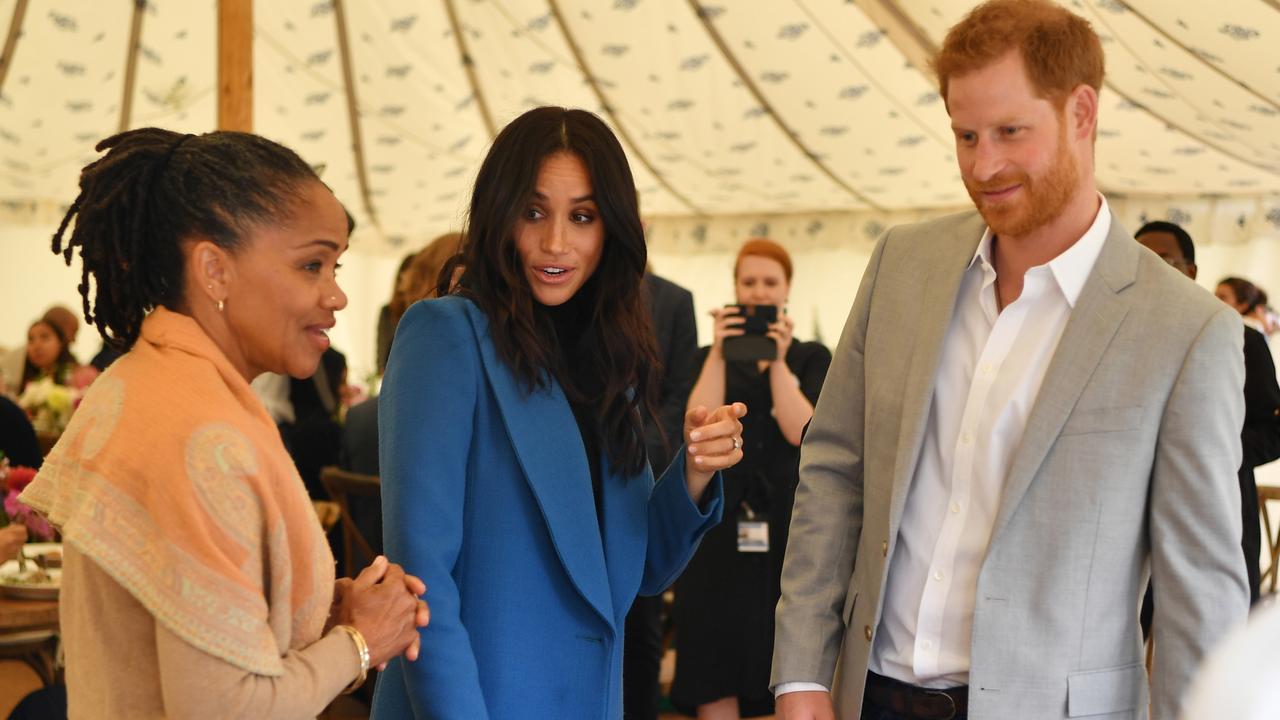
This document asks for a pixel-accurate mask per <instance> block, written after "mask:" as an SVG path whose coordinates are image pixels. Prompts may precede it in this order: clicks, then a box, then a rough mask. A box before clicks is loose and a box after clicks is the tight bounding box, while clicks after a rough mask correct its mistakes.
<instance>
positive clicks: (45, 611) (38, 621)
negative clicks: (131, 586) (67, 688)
mask: <svg viewBox="0 0 1280 720" xmlns="http://www.w3.org/2000/svg"><path fill="white" fill-rule="evenodd" d="M34 477H35V471H34V470H32V469H31V468H25V467H10V466H9V462H8V460H6V459H4V458H2V457H0V488H3V489H4V493H5V494H4V512H3V513H0V524H3V525H4V526H6V527H8V526H10V525H19V524H20V525H24V526H26V534H27V535H28V538H29V539H30V540H51V539H53V536H54V531H53V528H52V527H51V526H50V525H49V523H48V521H46V520H45V519H44V518H42V517H40V516H39V515H37V514H35V513H34V512H32V511H31V509H30V508H28V507H26V506H25V505H23V504H22V503H21V502H19V501H18V495H19V494H20V493H21V492H22V490H23V489H24V488H26V486H27V484H28V483H30V482H31V480H32V478H34ZM2 529H3V528H0V530H2ZM37 548H39V554H40V555H41V556H42V557H46V558H47V557H48V556H47V555H46V554H48V553H51V552H53V553H57V554H58V556H59V557H60V555H61V553H60V547H58V546H57V545H55V544H53V543H40V544H28V545H26V546H24V550H23V551H22V552H23V554H24V555H27V554H34V552H33V553H28V552H27V551H28V550H31V551H35V550H36V549H37ZM0 560H8V559H7V558H0ZM46 562H47V560H46ZM46 562H41V563H39V564H41V565H43V564H46ZM23 564H25V565H27V566H32V565H36V564H37V562H36V560H34V559H32V560H26V561H25V563H23ZM20 566H21V565H20V564H19V563H18V562H16V561H13V560H8V562H4V563H3V565H0V576H2V577H0V658H9V659H17V660H21V661H23V662H25V663H27V664H28V665H29V666H30V667H31V668H32V669H33V670H35V672H36V674H37V675H39V676H40V679H41V681H42V682H44V684H45V685H49V684H52V683H53V682H54V681H55V679H56V672H57V671H56V666H55V663H54V658H55V657H56V654H57V642H58V640H57V633H58V600H57V593H58V588H57V584H56V580H57V575H56V574H55V572H56V571H49V575H51V576H52V577H53V579H54V582H52V583H51V584H50V585H49V586H47V587H45V588H40V589H41V590H43V592H40V593H38V594H36V595H31V594H23V593H20V592H17V590H19V589H25V588H23V587H22V586H23V585H25V584H26V583H24V582H11V581H15V580H17V581H24V580H27V579H28V578H27V577H26V576H24V575H18V574H17V573H19V572H21V570H16V571H15V568H18V567H20Z"/></svg>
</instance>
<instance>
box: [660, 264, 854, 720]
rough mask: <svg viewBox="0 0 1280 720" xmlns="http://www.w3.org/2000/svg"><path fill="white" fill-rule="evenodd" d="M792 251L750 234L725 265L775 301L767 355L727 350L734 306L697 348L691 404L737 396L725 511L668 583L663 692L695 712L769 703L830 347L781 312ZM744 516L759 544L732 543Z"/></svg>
mask: <svg viewBox="0 0 1280 720" xmlns="http://www.w3.org/2000/svg"><path fill="white" fill-rule="evenodd" d="M791 279H792V267H791V256H790V255H789V254H788V253H787V251H786V249H785V248H783V247H782V246H781V245H779V244H777V243H775V242H773V241H772V240H765V239H757V240H749V241H747V242H746V243H745V244H744V245H743V246H742V248H741V249H740V250H739V251H738V257H737V260H736V261H735V262H734V267H733V281H734V296H735V302H737V303H738V304H740V305H773V306H775V307H777V308H778V320H777V322H775V323H773V324H772V325H771V326H770V327H769V331H768V337H769V338H771V339H772V340H773V341H774V343H775V344H776V346H777V357H776V359H772V360H760V361H748V362H734V361H729V360H726V359H725V355H724V343H725V340H726V338H731V337H738V336H741V335H742V327H741V326H742V323H743V321H744V319H745V318H744V317H743V316H742V315H740V314H737V313H736V312H735V311H734V310H733V309H732V308H722V309H719V310H716V311H715V312H714V314H715V316H716V324H715V331H714V332H715V335H714V337H713V339H712V344H711V345H710V346H709V347H705V348H702V349H701V350H699V351H698V355H697V357H696V358H695V364H696V365H697V366H698V367H700V373H699V375H698V382H697V384H696V385H694V387H693V390H692V392H690V394H689V406H690V407H696V406H698V405H703V406H708V407H710V406H713V405H718V404H722V403H726V402H729V403H732V402H741V403H745V404H746V405H747V407H749V408H751V409H752V413H751V414H750V415H748V416H747V417H746V418H744V419H743V434H742V439H743V442H744V443H745V450H744V456H743V460H742V462H741V463H738V465H737V466H735V467H733V468H732V469H730V470H727V471H726V472H725V507H726V510H727V514H728V515H729V519H728V520H726V521H725V522H723V523H721V524H720V525H718V526H717V527H715V528H714V529H712V530H711V531H710V532H708V533H707V537H706V538H705V539H704V540H703V541H702V544H701V545H700V546H699V547H698V551H697V552H696V553H695V554H694V556H693V559H692V560H690V561H689V566H688V567H687V568H686V569H685V572H684V574H682V575H681V576H680V580H679V581H678V582H677V586H676V602H675V610H674V614H675V624H676V648H677V650H676V670H675V680H674V682H673V683H672V686H671V700H672V703H673V704H675V706H676V707H678V708H684V709H690V710H692V709H694V708H696V712H697V715H698V717H699V718H717V719H718V718H737V717H742V716H746V717H751V716H756V715H767V714H770V713H772V712H773V694H772V693H771V692H770V691H769V665H770V661H771V660H772V657H773V611H774V607H775V606H776V605H777V603H778V594H779V592H780V590H779V585H778V583H779V579H780V577H781V574H782V558H783V555H784V553H785V551H786V545H787V528H788V526H789V525H790V523H791V505H792V502H794V499H795V486H796V480H797V471H798V464H799V460H800V437H801V433H802V431H803V430H804V426H805V425H806V424H807V423H808V422H809V418H810V417H812V416H813V404H814V403H815V402H817V401H818V393H819V391H821V389H822V381H823V378H825V377H826V374H827V367H828V366H829V365H830V364H831V353H830V352H829V351H828V350H827V349H826V348H825V347H823V346H822V345H821V344H819V343H816V342H804V341H796V340H794V339H793V337H792V332H793V330H794V327H795V325H794V322H793V321H792V320H791V318H790V317H789V316H787V315H786V314H785V313H784V309H785V308H786V305H787V297H788V295H789V293H790V290H791ZM744 523H765V524H766V525H767V533H768V550H767V552H763V553H761V552H745V551H743V550H742V549H741V548H740V546H739V534H740V533H741V532H742V530H741V528H742V527H743V524H744Z"/></svg>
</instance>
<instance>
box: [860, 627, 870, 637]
mask: <svg viewBox="0 0 1280 720" xmlns="http://www.w3.org/2000/svg"><path fill="white" fill-rule="evenodd" d="M862 634H863V635H866V636H867V640H870V639H871V626H870V625H866V626H864V627H863V628H862Z"/></svg>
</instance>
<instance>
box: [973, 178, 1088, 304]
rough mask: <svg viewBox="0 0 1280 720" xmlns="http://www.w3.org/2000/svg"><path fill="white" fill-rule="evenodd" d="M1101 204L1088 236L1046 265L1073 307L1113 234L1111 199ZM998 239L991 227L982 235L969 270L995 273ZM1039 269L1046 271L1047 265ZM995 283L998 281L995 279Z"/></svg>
mask: <svg viewBox="0 0 1280 720" xmlns="http://www.w3.org/2000/svg"><path fill="white" fill-rule="evenodd" d="M1098 200H1099V201H1100V202H1099V203H1098V214H1097V215H1095V216H1094V218H1093V224H1091V225H1090V226H1089V229H1088V230H1085V231H1084V235H1081V236H1080V239H1079V240H1076V241H1075V242H1074V243H1072V244H1071V246H1070V247H1068V248H1067V249H1066V250H1064V251H1062V253H1061V254H1059V255H1058V256H1057V257H1055V258H1054V259H1052V260H1050V261H1049V262H1047V263H1045V265H1047V266H1048V267H1049V270H1050V271H1051V272H1052V273H1053V277H1054V279H1055V280H1056V281H1057V283H1058V288H1059V289H1061V290H1062V295H1063V297H1065V298H1066V300H1067V304H1068V305H1070V306H1071V307H1075V306H1076V300H1078V299H1079V298H1080V292H1081V291H1082V290H1084V283H1085V281H1086V280H1088V279H1089V273H1090V272H1092V271H1093V266H1094V263H1096V262H1097V260H1098V255H1099V254H1101V253H1102V245H1103V243H1105V242H1106V239H1107V234H1108V233H1110V232H1111V209H1110V207H1109V206H1108V205H1107V198H1106V197H1104V196H1103V195H1102V193H1098ZM994 237H995V235H994V233H992V232H991V228H989V227H988V228H987V229H986V231H985V232H983V233H982V240H981V241H980V242H979V243H978V249H977V250H976V251H975V252H974V253H973V259H972V260H971V261H970V262H969V267H973V266H974V265H981V266H983V267H987V268H991V269H992V270H993V271H994V269H995V263H994V262H993V261H992V257H991V241H992V239H993V238H994ZM1037 267H1044V265H1039V266H1037ZM1031 269H1034V268H1031ZM991 279H992V281H994V279H995V278H994V275H993V277H992V278H991Z"/></svg>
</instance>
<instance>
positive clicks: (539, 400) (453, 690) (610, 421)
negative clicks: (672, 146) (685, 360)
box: [373, 107, 746, 720]
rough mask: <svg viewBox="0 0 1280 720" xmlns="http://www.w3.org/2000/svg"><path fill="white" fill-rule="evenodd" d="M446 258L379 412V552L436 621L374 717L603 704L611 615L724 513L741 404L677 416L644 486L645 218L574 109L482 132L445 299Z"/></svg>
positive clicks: (589, 718)
mask: <svg viewBox="0 0 1280 720" xmlns="http://www.w3.org/2000/svg"><path fill="white" fill-rule="evenodd" d="M458 264H461V265H462V266H463V270H462V275H461V277H460V278H459V279H458V281H457V288H456V293H455V294H453V295H449V296H448V297H442V298H440V299H435V300H427V301H424V302H419V303H416V304H415V305H413V307H411V308H409V310H408V312H406V313H405V316H404V318H403V319H402V320H401V321H400V326H399V328H398V329H397V331H396V339H395V342H394V343H392V346H391V358H390V360H389V361H388V363H387V375H386V378H385V380H384V382H383V386H382V394H381V396H380V401H379V403H380V404H379V406H378V420H379V429H378V431H379V438H378V440H379V444H380V446H381V459H382V462H381V466H380V467H381V470H382V478H383V486H382V487H383V494H382V501H383V502H382V508H383V535H384V540H385V547H386V550H387V554H388V556H389V557H391V558H392V559H394V560H396V561H398V562H403V563H404V565H405V567H406V568H407V569H408V570H409V571H410V572H412V573H414V574H415V575H419V576H420V577H422V578H423V579H424V580H426V582H427V584H428V586H430V588H431V597H432V601H431V602H432V608H433V619H432V622H431V626H430V627H428V628H426V629H424V630H423V631H422V638H423V642H422V657H421V658H420V659H419V660H418V662H416V663H413V664H409V663H404V662H400V661H399V660H393V661H392V662H391V664H390V665H388V667H387V671H386V672H385V673H383V674H382V675H381V677H380V678H379V680H378V689H377V693H376V695H375V697H374V708H373V709H374V716H375V717H379V718H408V717H417V718H422V719H426V718H492V719H493V720H498V719H499V718H520V719H521V720H534V719H536V718H547V719H548V720H550V719H553V718H554V719H556V720H559V719H560V718H573V720H593V719H594V720H604V719H606V718H607V719H610V720H612V719H615V718H620V717H622V643H623V625H624V621H625V618H626V615H627V611H628V610H629V609H630V608H631V604H632V602H633V601H634V600H635V598H636V595H637V593H643V594H646V595H657V594H659V593H661V592H662V591H663V590H664V589H665V588H666V587H667V585H669V584H670V583H671V581H672V580H674V579H675V577H676V575H678V574H679V573H680V570H681V568H683V567H684V564H685V562H686V561H687V560H688V559H689V556H690V555H692V554H693V549H694V548H695V547H696V546H697V543H698V540H699V538H701V537H702V535H703V534H704V533H705V532H706V531H707V529H708V528H710V527H711V526H712V525H714V524H715V523H716V522H718V521H719V519H720V511H721V506H722V503H723V490H722V485H721V482H720V480H719V473H718V471H719V470H722V469H724V468H727V467H730V466H732V465H733V464H734V463H736V462H738V461H739V460H740V459H741V458H742V451H741V447H742V445H741V436H740V434H741V432H742V424H741V423H740V422H739V421H738V420H739V418H741V417H742V416H743V415H744V414H745V413H746V407H745V406H743V405H742V404H740V403H739V404H735V405H721V406H719V407H716V408H714V409H710V410H709V409H708V408H705V407H700V408H695V409H693V410H691V411H690V412H689V413H688V414H687V415H686V416H685V421H684V428H683V430H684V435H683V436H684V438H685V439H686V441H687V449H681V450H680V451H677V452H676V453H675V461H674V462H672V463H671V466H670V467H668V468H665V472H662V473H661V477H660V478H659V479H658V481H657V482H656V483H655V482H654V479H653V478H654V474H655V472H654V471H651V469H650V467H649V462H648V458H647V456H646V452H645V443H644V427H643V423H642V420H641V418H642V411H646V405H648V406H649V407H651V406H652V399H651V398H650V396H649V391H650V390H651V389H653V388H654V387H655V383H654V382H653V381H652V380H651V377H652V375H653V372H654V365H655V364H656V362H657V361H656V355H657V353H656V351H655V349H654V346H655V344H656V341H655V340H654V338H653V331H652V330H651V329H650V326H649V322H650V321H649V312H648V310H647V308H646V307H645V302H644V300H643V296H642V295H641V287H642V286H641V283H642V281H643V278H644V268H645V243H644V232H643V230H642V229H641V225H640V213H639V210H638V208H637V203H636V187H635V182H634V180H633V179H632V177H631V169H630V167H628V165H627V158H626V155H625V154H624V153H623V151H622V146H621V145H620V144H619V143H618V140H617V138H616V137H614V135H613V133H612V132H611V131H610V130H609V128H608V126H607V125H605V124H604V122H602V121H601V120H600V118H598V117H596V116H595V115H592V114H591V113H589V112H586V111H584V110H566V109H564V108H557V107H543V108H536V109H534V110H530V111H529V112H527V113H525V114H523V115H521V116H520V117H518V118H516V119H515V120H513V121H512V122H511V124H509V125H507V127H506V128H504V129H503V130H502V132H500V133H499V134H498V136H497V138H496V139H495V140H494V141H493V146H492V147H491V148H490V149H489V153H488V155H487V156H486V157H485V159H484V162H483V163H482V164H481V166H480V172H479V174H478V176H477V177H476V184H475V189H474V192H473V193H472V200H471V211H470V214H469V216H468V219H467V231H466V233H465V236H464V241H463V246H462V250H461V255H460V256H458V257H456V258H455V259H454V261H453V262H451V263H449V264H446V265H445V267H444V268H443V269H442V270H441V271H440V273H439V288H440V291H441V294H444V295H448V294H449V292H450V285H451V283H452V280H453V275H454V273H453V271H454V268H455V267H456V266H457V265H458ZM652 415H653V413H652V412H651V411H649V417H650V418H652ZM662 470H664V468H657V469H656V471H657V472H661V471H662Z"/></svg>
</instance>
